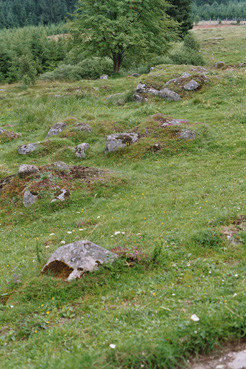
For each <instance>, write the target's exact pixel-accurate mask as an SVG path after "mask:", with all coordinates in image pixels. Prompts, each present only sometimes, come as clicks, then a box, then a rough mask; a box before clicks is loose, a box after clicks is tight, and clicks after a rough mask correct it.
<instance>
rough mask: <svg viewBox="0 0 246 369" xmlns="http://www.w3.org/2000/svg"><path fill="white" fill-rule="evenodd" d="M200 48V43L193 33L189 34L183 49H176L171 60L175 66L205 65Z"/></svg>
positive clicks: (182, 46)
mask: <svg viewBox="0 0 246 369" xmlns="http://www.w3.org/2000/svg"><path fill="white" fill-rule="evenodd" d="M199 48H200V45H199V43H198V41H197V40H196V39H195V37H194V36H193V35H192V34H191V33H188V35H186V36H185V38H184V42H183V44H182V45H181V47H180V48H178V49H176V50H175V51H174V52H173V53H172V54H171V55H170V58H171V60H172V61H173V62H174V63H175V64H190V65H204V64H205V63H204V59H203V57H202V55H201V54H200V50H199Z"/></svg>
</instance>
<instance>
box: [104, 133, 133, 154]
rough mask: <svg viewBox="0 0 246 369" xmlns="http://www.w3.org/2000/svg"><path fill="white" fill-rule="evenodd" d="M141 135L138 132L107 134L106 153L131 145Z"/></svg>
mask: <svg viewBox="0 0 246 369" xmlns="http://www.w3.org/2000/svg"><path fill="white" fill-rule="evenodd" d="M138 139H139V136H138V134H137V133H135V132H132V133H114V134H112V135H109V136H107V141H106V147H105V153H106V154H107V153H108V152H114V151H116V150H118V149H120V148H122V147H125V146H130V145H131V144H133V143H134V142H137V141H138Z"/></svg>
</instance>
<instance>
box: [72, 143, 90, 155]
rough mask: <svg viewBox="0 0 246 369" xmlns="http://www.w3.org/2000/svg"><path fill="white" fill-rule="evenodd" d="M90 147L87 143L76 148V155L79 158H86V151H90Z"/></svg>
mask: <svg viewBox="0 0 246 369" xmlns="http://www.w3.org/2000/svg"><path fill="white" fill-rule="evenodd" d="M89 147H90V145H89V144H88V143H86V142H84V143H82V144H79V145H78V146H76V147H75V155H76V156H77V158H85V151H86V150H87V149H89Z"/></svg>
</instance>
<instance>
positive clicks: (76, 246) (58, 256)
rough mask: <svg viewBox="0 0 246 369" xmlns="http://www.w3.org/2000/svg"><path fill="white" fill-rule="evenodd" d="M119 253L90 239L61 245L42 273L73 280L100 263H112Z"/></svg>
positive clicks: (94, 268)
mask: <svg viewBox="0 0 246 369" xmlns="http://www.w3.org/2000/svg"><path fill="white" fill-rule="evenodd" d="M117 257H118V255H116V254H114V253H112V252H110V251H108V250H105V249H103V248H102V247H100V246H98V245H96V244H94V243H92V242H90V241H88V240H81V241H76V242H73V243H70V244H68V245H65V246H62V247H59V248H58V249H57V250H56V251H55V252H54V253H53V254H52V255H51V257H50V258H49V260H48V261H47V263H46V264H45V266H44V267H43V269H42V271H41V273H44V274H53V275H54V276H55V277H58V278H62V279H65V280H67V281H71V280H72V279H77V278H80V277H81V275H82V274H83V273H85V272H92V271H93V270H96V269H97V268H98V266H99V265H102V264H105V263H112V262H113V261H114V260H115V259H116V258H117Z"/></svg>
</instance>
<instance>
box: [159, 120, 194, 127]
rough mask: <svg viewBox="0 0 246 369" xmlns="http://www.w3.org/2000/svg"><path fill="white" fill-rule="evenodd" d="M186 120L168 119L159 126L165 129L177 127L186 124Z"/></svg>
mask: <svg viewBox="0 0 246 369" xmlns="http://www.w3.org/2000/svg"><path fill="white" fill-rule="evenodd" d="M187 123H188V120H185V119H170V120H168V119H167V120H166V122H165V123H163V124H162V125H161V126H162V128H166V127H168V126H179V125H180V124H187Z"/></svg>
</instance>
